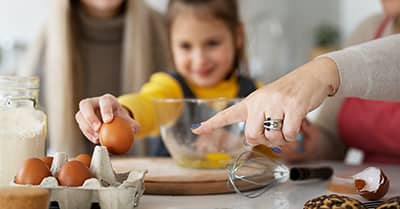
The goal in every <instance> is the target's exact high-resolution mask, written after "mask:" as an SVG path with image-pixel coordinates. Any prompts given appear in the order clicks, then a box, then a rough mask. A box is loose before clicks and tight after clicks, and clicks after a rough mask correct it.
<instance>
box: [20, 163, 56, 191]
mask: <svg viewBox="0 0 400 209" xmlns="http://www.w3.org/2000/svg"><path fill="white" fill-rule="evenodd" d="M48 176H51V173H50V169H49V167H48V166H47V165H46V163H45V162H43V161H42V160H41V159H39V158H29V159H28V160H26V161H25V162H24V164H23V166H22V168H21V169H20V170H19V172H18V174H17V176H16V177H15V183H17V184H32V185H39V184H40V182H42V180H43V179H44V178H46V177H48Z"/></svg>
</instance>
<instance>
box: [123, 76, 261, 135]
mask: <svg viewBox="0 0 400 209" xmlns="http://www.w3.org/2000/svg"><path fill="white" fill-rule="evenodd" d="M186 82H187V84H188V86H189V88H190V89H191V90H192V92H193V93H194V94H195V95H196V97H197V98H201V99H210V98H221V97H223V98H235V97H236V95H237V93H238V91H239V85H238V82H237V77H236V76H231V77H230V78H229V79H228V80H224V81H223V82H221V83H219V84H217V85H215V86H213V87H209V88H204V87H199V86H197V85H195V84H193V83H190V82H188V81H186ZM261 85H262V84H261V83H257V87H260V86H261ZM155 98H172V99H181V98H183V91H182V88H181V86H180V85H179V83H178V81H176V80H175V79H174V78H173V77H171V76H170V75H169V74H167V73H162V72H159V73H155V74H153V75H152V76H151V78H150V81H149V82H147V83H146V84H144V85H143V87H142V88H141V90H140V91H139V92H138V93H133V94H128V95H123V96H121V97H119V102H120V104H121V105H123V106H125V107H127V108H129V110H130V111H131V112H132V113H133V115H134V117H135V120H136V121H138V122H139V124H140V127H141V131H140V133H139V134H137V135H136V137H138V138H143V137H146V136H149V135H150V134H156V133H158V130H159V126H158V124H157V122H156V110H155V107H154V104H153V99H155Z"/></svg>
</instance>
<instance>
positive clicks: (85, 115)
mask: <svg viewBox="0 0 400 209" xmlns="http://www.w3.org/2000/svg"><path fill="white" fill-rule="evenodd" d="M115 116H119V117H121V118H123V119H125V120H126V121H127V122H128V123H129V124H130V126H131V128H132V130H133V133H137V132H139V131H140V126H139V123H137V122H136V121H135V120H133V118H132V117H131V116H130V114H129V112H128V110H126V109H125V108H124V107H122V106H121V105H120V104H119V102H118V100H117V98H115V97H114V96H113V95H111V94H105V95H103V96H101V97H93V98H87V99H83V100H82V101H81V102H80V103H79V111H78V112H77V113H76V114H75V120H76V121H77V122H78V125H79V128H80V129H81V131H82V133H83V134H84V135H85V136H86V137H87V138H88V139H89V140H90V141H91V142H93V143H95V144H98V143H99V134H98V132H99V130H100V127H101V124H102V123H103V122H104V123H109V122H111V121H112V120H113V119H114V117H115Z"/></svg>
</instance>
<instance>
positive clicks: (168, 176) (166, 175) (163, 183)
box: [111, 158, 233, 195]
mask: <svg viewBox="0 0 400 209" xmlns="http://www.w3.org/2000/svg"><path fill="white" fill-rule="evenodd" d="M111 162H112V165H113V168H114V170H115V171H116V172H117V173H120V172H127V171H129V170H133V169H136V170H138V169H139V170H147V171H148V173H147V174H146V175H145V178H144V183H145V194H168V195H195V194H198V195H200V194H221V193H231V192H233V189H232V188H231V187H230V186H229V184H228V182H227V179H228V175H227V171H226V170H225V169H194V168H183V167H180V166H178V165H176V163H175V162H174V161H173V160H172V159H171V158H116V159H112V160H111Z"/></svg>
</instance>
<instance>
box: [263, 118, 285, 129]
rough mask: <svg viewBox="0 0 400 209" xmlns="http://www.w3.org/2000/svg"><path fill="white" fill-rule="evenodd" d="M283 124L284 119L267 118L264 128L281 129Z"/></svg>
mask: <svg viewBox="0 0 400 209" xmlns="http://www.w3.org/2000/svg"><path fill="white" fill-rule="evenodd" d="M282 126H283V120H282V119H271V118H267V119H266V120H265V121H264V128H265V130H267V131H270V130H271V131H281V130H282Z"/></svg>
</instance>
